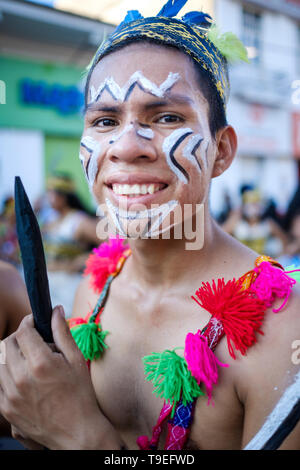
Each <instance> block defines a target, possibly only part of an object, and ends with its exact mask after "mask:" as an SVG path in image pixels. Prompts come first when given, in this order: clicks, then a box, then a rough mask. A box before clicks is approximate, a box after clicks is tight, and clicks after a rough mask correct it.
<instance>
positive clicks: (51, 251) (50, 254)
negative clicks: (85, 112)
mask: <svg viewBox="0 0 300 470" xmlns="http://www.w3.org/2000/svg"><path fill="white" fill-rule="evenodd" d="M47 187H48V191H47V197H48V201H49V205H50V207H51V208H52V209H53V210H55V212H56V213H57V217H55V218H54V220H52V221H51V222H50V223H46V224H44V225H42V227H41V228H42V234H43V240H44V246H45V255H46V260H47V269H48V273H49V284H50V292H51V297H52V301H53V303H54V304H64V305H67V306H66V312H67V314H70V313H71V309H72V303H73V294H74V292H75V290H76V288H77V285H78V283H79V281H80V279H81V273H82V271H83V269H84V267H85V261H86V258H87V256H88V254H89V252H90V250H91V248H93V247H95V246H98V245H99V242H100V240H99V238H98V237H97V235H96V225H97V222H98V221H97V218H96V217H94V216H92V215H91V213H90V212H89V211H88V210H87V209H86V208H85V207H84V205H83V203H82V202H81V201H80V199H79V197H78V196H77V194H76V188H75V183H74V181H73V180H72V178H71V177H70V176H69V175H66V174H56V175H54V176H53V177H51V178H50V179H49V181H48V185H47Z"/></svg>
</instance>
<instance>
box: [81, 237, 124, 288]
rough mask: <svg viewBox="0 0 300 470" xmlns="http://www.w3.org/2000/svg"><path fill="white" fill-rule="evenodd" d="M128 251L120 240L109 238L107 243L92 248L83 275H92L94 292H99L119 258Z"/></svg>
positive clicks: (113, 270)
mask: <svg viewBox="0 0 300 470" xmlns="http://www.w3.org/2000/svg"><path fill="white" fill-rule="evenodd" d="M128 249H129V245H124V244H123V239H121V238H111V239H109V241H108V243H102V244H101V245H100V246H99V247H98V248H94V250H93V254H91V255H90V256H89V258H88V259H87V262H86V269H85V271H84V274H85V275H88V274H91V275H92V276H91V286H92V288H93V289H94V290H95V292H97V293H100V292H101V290H102V288H103V286H104V284H105V282H106V280H107V278H108V276H109V275H110V274H113V273H114V272H115V271H116V269H117V265H118V262H119V260H120V258H121V257H122V255H123V253H124V252H125V251H126V250H128Z"/></svg>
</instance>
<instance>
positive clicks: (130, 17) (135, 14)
mask: <svg viewBox="0 0 300 470" xmlns="http://www.w3.org/2000/svg"><path fill="white" fill-rule="evenodd" d="M140 18H144V17H143V16H142V15H141V14H140V12H139V11H138V10H129V11H128V12H127V14H126V16H125V18H124V20H123V21H122V22H121V23H120V24H119V26H118V27H117V28H116V30H115V31H119V30H120V29H121V28H122V27H123V26H124V25H125V24H126V23H131V21H135V20H139V19H140Z"/></svg>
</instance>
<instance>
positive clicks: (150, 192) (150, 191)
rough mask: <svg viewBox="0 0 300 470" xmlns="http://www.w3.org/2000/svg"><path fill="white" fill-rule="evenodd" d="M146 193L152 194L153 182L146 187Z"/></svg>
mask: <svg viewBox="0 0 300 470" xmlns="http://www.w3.org/2000/svg"><path fill="white" fill-rule="evenodd" d="M148 193H149V194H154V184H150V186H149V188H148Z"/></svg>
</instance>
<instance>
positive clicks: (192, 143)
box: [182, 134, 207, 172]
mask: <svg viewBox="0 0 300 470" xmlns="http://www.w3.org/2000/svg"><path fill="white" fill-rule="evenodd" d="M202 141H203V137H202V135H201V134H195V135H192V136H191V137H190V138H189V141H188V143H187V144H186V146H185V147H184V149H183V153H182V154H183V156H184V157H185V158H186V159H187V160H189V161H190V162H191V163H192V164H193V165H195V166H196V167H197V168H198V170H199V172H201V171H203V170H204V169H205V170H207V160H206V156H202V155H201V156H200V158H201V163H200V162H199V160H198V156H196V151H197V149H198V148H199V146H200V144H201V142H202Z"/></svg>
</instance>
